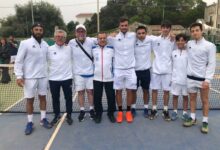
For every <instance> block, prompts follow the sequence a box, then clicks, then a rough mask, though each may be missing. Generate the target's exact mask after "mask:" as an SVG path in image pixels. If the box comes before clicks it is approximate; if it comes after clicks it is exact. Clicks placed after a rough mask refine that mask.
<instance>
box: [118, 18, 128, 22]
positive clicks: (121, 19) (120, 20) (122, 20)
mask: <svg viewBox="0 0 220 150" xmlns="http://www.w3.org/2000/svg"><path fill="white" fill-rule="evenodd" d="M125 21H128V18H127V17H121V18H120V19H119V23H121V22H125Z"/></svg>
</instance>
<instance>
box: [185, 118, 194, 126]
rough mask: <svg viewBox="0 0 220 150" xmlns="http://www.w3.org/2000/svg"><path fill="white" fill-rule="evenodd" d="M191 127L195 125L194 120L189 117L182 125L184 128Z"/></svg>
mask: <svg viewBox="0 0 220 150" xmlns="http://www.w3.org/2000/svg"><path fill="white" fill-rule="evenodd" d="M193 125H196V119H195V120H193V119H192V118H191V117H190V118H189V119H187V120H186V121H184V123H183V126H184V127H191V126H193Z"/></svg>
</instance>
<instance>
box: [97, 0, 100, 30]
mask: <svg viewBox="0 0 220 150" xmlns="http://www.w3.org/2000/svg"><path fill="white" fill-rule="evenodd" d="M99 31H100V21H99V0H97V32H99Z"/></svg>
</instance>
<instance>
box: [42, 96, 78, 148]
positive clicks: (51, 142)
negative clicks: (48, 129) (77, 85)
mask: <svg viewBox="0 0 220 150" xmlns="http://www.w3.org/2000/svg"><path fill="white" fill-rule="evenodd" d="M77 95H78V94H77V93H76V94H75V95H74V97H73V100H72V101H73V102H74V101H75V99H76V97H77ZM66 115H67V113H64V114H63V116H62V118H61V120H60V122H59V124H58V125H57V127H56V129H55V130H54V132H53V134H52V136H51V137H50V139H49V141H48V143H47V145H46V147H45V148H44V150H50V148H51V146H52V144H53V141H54V140H55V138H56V136H57V134H58V132H59V130H60V128H61V126H62V124H63V122H64V120H65V118H66Z"/></svg>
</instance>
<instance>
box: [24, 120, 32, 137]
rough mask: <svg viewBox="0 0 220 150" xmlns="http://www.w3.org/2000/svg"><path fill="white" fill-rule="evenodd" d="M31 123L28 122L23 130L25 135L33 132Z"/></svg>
mask: <svg viewBox="0 0 220 150" xmlns="http://www.w3.org/2000/svg"><path fill="white" fill-rule="evenodd" d="M33 125H34V124H33V123H32V122H28V123H27V125H26V128H25V131H24V132H25V135H30V134H31V133H32V132H33Z"/></svg>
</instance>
